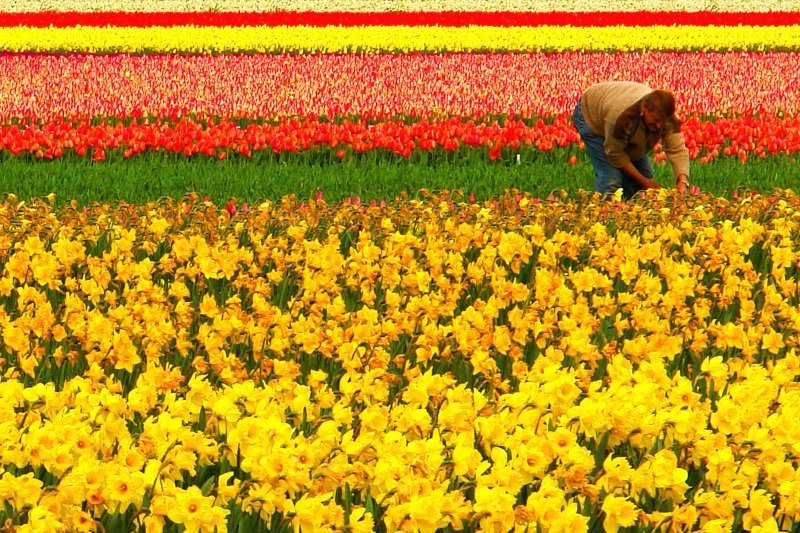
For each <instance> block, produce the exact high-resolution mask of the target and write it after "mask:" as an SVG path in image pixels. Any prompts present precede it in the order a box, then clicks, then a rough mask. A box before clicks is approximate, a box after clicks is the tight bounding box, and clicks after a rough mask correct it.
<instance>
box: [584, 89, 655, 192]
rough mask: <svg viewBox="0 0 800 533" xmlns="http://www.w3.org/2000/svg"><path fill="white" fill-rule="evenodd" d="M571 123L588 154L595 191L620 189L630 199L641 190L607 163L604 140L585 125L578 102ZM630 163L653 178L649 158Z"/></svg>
mask: <svg viewBox="0 0 800 533" xmlns="http://www.w3.org/2000/svg"><path fill="white" fill-rule="evenodd" d="M572 123H573V124H574V125H575V129H576V130H578V133H579V134H580V136H581V140H583V144H584V145H585V146H586V153H588V154H589V159H590V160H591V161H592V167H593V168H594V175H595V179H594V190H595V191H597V192H601V193H605V194H611V193H613V192H614V191H616V190H617V189H619V188H620V187H622V196H623V197H625V198H631V197H632V196H633V195H634V194H636V193H637V192H639V191H641V190H642V186H641V185H639V184H638V183H637V182H636V181H634V180H633V178H630V177H628V176H627V175H625V174H624V173H623V172H622V170H620V169H618V168H617V167H614V166H611V163H609V162H608V157H606V152H605V150H604V148H603V142H604V139H603V137H602V136H601V135H598V134H596V133H595V132H593V131H592V129H591V128H590V127H589V125H588V124H586V121H585V120H584V118H583V110H582V109H581V103H580V101H578V105H576V106H575V112H574V113H573V114H572ZM632 163H633V166H635V167H636V169H637V170H638V171H639V172H641V173H642V175H643V176H644V177H646V178H650V179H652V178H653V166H652V164H651V163H650V158H649V157H643V158H642V159H637V160H635V161H632Z"/></svg>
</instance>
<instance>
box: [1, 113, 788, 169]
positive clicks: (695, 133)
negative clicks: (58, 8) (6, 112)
mask: <svg viewBox="0 0 800 533" xmlns="http://www.w3.org/2000/svg"><path fill="white" fill-rule="evenodd" d="M683 131H684V136H685V138H686V144H687V147H688V148H689V151H690V156H691V157H692V158H693V159H697V158H699V159H700V161H701V162H707V161H709V160H711V159H714V158H717V157H721V156H737V157H739V158H740V159H743V160H745V159H747V157H750V156H757V157H765V156H766V155H769V154H778V153H781V154H794V153H798V152H800V117H787V118H782V119H781V118H777V117H763V118H752V117H751V118H720V119H717V120H714V121H706V120H701V119H700V118H698V117H696V116H693V117H689V118H688V119H687V120H686V121H685V122H684V126H683ZM579 144H580V140H579V137H578V134H577V132H576V131H575V129H574V127H573V126H572V123H571V121H570V118H569V116H568V115H560V116H558V117H557V118H556V119H555V120H553V121H552V122H550V121H548V122H544V121H542V120H537V121H535V122H531V121H528V122H526V121H522V120H519V119H509V120H506V121H503V122H502V123H498V122H497V121H492V122H479V121H475V120H468V121H465V120H462V119H458V118H451V119H444V120H439V121H428V120H421V121H417V122H413V123H406V122H403V121H383V122H378V123H374V124H371V123H367V122H365V121H362V120H357V121H342V122H337V123H333V122H325V121H320V120H303V121H301V120H295V119H292V120H282V121H280V122H278V123H275V124H257V123H251V124H248V125H245V126H240V125H239V124H237V123H234V122H231V121H227V120H222V121H215V122H209V123H203V122H202V121H196V120H192V119H188V118H183V119H181V120H179V121H177V122H175V123H171V122H168V121H163V120H159V121H155V122H149V121H134V122H131V123H129V124H123V123H116V124H111V123H108V122H105V123H101V124H96V125H92V124H90V123H88V122H81V123H78V124H73V123H70V122H67V121H58V122H48V123H46V124H44V125H41V126H39V125H10V126H3V127H0V153H8V154H12V155H14V156H20V155H23V154H32V155H33V156H35V157H37V158H44V159H53V158H59V157H63V156H64V155H65V154H67V153H70V152H74V153H75V154H77V155H79V156H91V157H93V158H94V159H95V160H96V161H102V160H104V159H105V158H106V155H107V153H106V152H107V151H108V150H119V151H121V152H122V154H123V156H124V157H126V158H127V157H131V156H134V155H136V154H141V153H144V152H149V151H157V152H170V153H175V154H182V155H183V156H186V157H190V156H195V155H204V156H208V157H218V158H225V157H227V156H228V154H229V153H238V154H242V155H244V156H246V157H249V156H251V155H253V154H255V153H258V152H266V153H273V154H279V153H283V152H302V151H308V150H314V149H320V148H322V149H326V150H331V153H334V154H335V155H336V156H337V157H340V158H341V157H344V156H345V155H346V154H347V153H348V152H360V153H363V152H369V151H372V150H380V151H389V152H393V153H395V154H399V155H401V156H404V157H409V156H410V155H411V154H412V152H414V151H416V150H423V151H432V150H439V149H441V150H445V151H455V150H458V149H460V148H462V147H464V148H467V147H482V148H486V149H488V151H489V157H490V158H491V159H498V158H500V157H501V156H502V154H503V150H504V149H509V150H514V151H518V150H525V149H531V150H533V149H535V150H539V151H543V152H550V151H554V150H556V149H558V148H567V147H573V148H577V147H578V146H579ZM656 151H657V155H656V159H657V160H658V159H661V158H663V156H664V154H663V152H661V151H660V148H659V147H657V150H656Z"/></svg>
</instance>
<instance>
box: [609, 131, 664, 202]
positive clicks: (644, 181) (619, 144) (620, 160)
mask: <svg viewBox="0 0 800 533" xmlns="http://www.w3.org/2000/svg"><path fill="white" fill-rule="evenodd" d="M613 126H614V125H613V124H611V123H608V124H606V137H605V142H604V145H603V148H604V151H605V153H606V157H608V162H609V163H611V165H613V166H615V167H617V168H618V169H620V170H621V171H622V172H623V173H624V174H625V175H626V176H628V177H629V178H631V179H632V180H634V181H635V182H636V183H638V184H639V185H640V186H641V187H642V188H644V189H660V188H661V185H659V184H658V182H656V181H655V180H653V179H650V178H647V177H645V176H644V174H642V173H641V172H639V171H638V170H637V169H636V167H635V166H634V165H633V163H632V162H631V158H630V156H629V155H628V153H627V152H626V151H625V148H626V144H627V143H626V141H624V140H622V139H618V138H616V137H614V134H613Z"/></svg>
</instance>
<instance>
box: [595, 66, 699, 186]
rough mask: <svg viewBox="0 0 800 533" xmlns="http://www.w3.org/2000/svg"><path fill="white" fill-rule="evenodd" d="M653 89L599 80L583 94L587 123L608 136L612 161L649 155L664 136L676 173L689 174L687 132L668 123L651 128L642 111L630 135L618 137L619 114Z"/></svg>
mask: <svg viewBox="0 0 800 533" xmlns="http://www.w3.org/2000/svg"><path fill="white" fill-rule="evenodd" d="M652 90H653V89H651V88H650V87H648V86H647V85H642V84H641V83H636V82H629V81H611V82H605V83H598V84H595V85H592V86H591V87H589V88H588V89H586V90H585V91H584V93H583V95H582V96H581V109H582V110H583V118H584V120H586V124H587V125H588V126H589V128H591V129H592V131H593V132H595V133H596V134H597V135H600V136H601V137H603V138H604V139H605V142H604V148H605V153H606V156H607V157H608V161H609V162H610V163H611V165H613V166H615V167H617V168H620V167H623V166H625V165H626V164H627V163H629V162H630V161H631V160H637V159H641V158H643V157H645V156H646V155H647V154H648V153H650V152H651V151H652V150H653V147H654V146H655V145H656V144H657V143H658V141H659V140H661V144H662V147H663V148H664V152H665V153H666V155H667V159H668V160H669V162H670V163H671V164H672V172H673V173H674V174H675V176H676V177H677V176H679V175H681V174H686V175H687V176H688V175H689V150H687V149H686V143H685V141H684V139H683V133H681V132H680V131H675V129H674V126H673V124H672V123H669V122H668V123H667V124H666V126H665V127H664V129H662V130H661V131H660V132H650V131H649V130H648V129H647V126H646V125H645V123H644V120H643V119H642V117H641V115H640V117H639V120H638V121H637V122H634V124H633V125H632V127H631V128H630V129H629V130H628V131H627V132H626V133H627V137H628V139H627V140H625V139H616V138H615V137H614V136H613V135H612V132H613V131H614V125H615V124H616V122H617V117H619V115H620V113H622V112H623V111H625V109H627V108H628V107H630V106H632V105H633V104H636V103H638V104H639V105H640V106H641V101H642V99H643V98H644V97H645V96H646V95H647V94H648V93H650V92H652Z"/></svg>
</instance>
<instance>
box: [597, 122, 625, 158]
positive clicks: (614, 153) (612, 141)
mask: <svg viewBox="0 0 800 533" xmlns="http://www.w3.org/2000/svg"><path fill="white" fill-rule="evenodd" d="M605 126H606V131H605V141H604V142H603V150H604V151H605V153H606V157H608V162H609V163H611V166H613V167H616V168H622V167H624V166H625V165H627V164H628V163H630V162H631V158H630V156H629V155H628V153H627V152H626V151H625V148H626V147H627V146H628V142H627V141H626V140H625V139H617V138H616V137H614V123H613V122H611V121H606V124H605Z"/></svg>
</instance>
